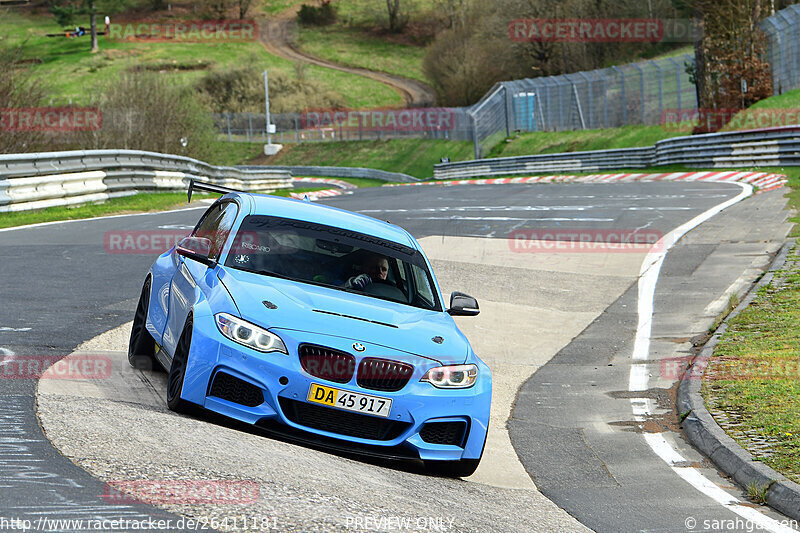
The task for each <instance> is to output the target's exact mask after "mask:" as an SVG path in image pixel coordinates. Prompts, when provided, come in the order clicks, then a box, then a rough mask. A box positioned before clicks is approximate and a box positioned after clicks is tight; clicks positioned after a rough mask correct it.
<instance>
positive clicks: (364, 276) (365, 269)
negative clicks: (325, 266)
mask: <svg viewBox="0 0 800 533" xmlns="http://www.w3.org/2000/svg"><path fill="white" fill-rule="evenodd" d="M360 270H361V272H362V273H361V274H358V275H357V276H353V277H352V278H350V279H348V280H347V281H346V282H345V284H344V286H345V288H347V289H358V290H364V288H366V287H367V286H368V285H370V284H372V283H373V282H376V281H377V282H381V281H386V277H387V276H388V275H389V260H388V259H387V258H386V257H384V256H382V255H377V254H370V255H368V256H367V257H366V258H365V259H364V261H363V262H362V263H361V267H360Z"/></svg>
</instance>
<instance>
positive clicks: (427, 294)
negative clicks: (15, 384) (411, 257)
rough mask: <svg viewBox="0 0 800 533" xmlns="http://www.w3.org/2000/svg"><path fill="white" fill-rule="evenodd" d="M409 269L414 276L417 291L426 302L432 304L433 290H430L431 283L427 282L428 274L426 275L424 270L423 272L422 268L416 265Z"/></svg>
mask: <svg viewBox="0 0 800 533" xmlns="http://www.w3.org/2000/svg"><path fill="white" fill-rule="evenodd" d="M411 271H412V273H413V276H414V284H415V285H416V286H417V293H418V294H419V296H421V297H422V298H423V299H424V300H425V301H426V303H428V304H430V305H433V302H435V300H434V298H433V290H431V285H430V283H428V276H426V275H425V272H423V270H422V269H421V268H419V267H418V266H416V265H414V266H412V267H411Z"/></svg>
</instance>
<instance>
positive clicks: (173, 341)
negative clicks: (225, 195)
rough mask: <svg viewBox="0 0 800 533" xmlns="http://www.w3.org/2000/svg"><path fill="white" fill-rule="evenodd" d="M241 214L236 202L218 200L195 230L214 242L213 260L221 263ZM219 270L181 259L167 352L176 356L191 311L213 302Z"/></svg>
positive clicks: (173, 291) (173, 293)
mask: <svg viewBox="0 0 800 533" xmlns="http://www.w3.org/2000/svg"><path fill="white" fill-rule="evenodd" d="M238 211H239V207H238V205H237V204H236V202H235V201H233V200H225V201H218V202H216V203H215V204H214V205H212V206H211V207H210V208H209V209H208V211H206V212H205V214H204V215H203V217H202V218H201V219H200V222H198V223H197V226H196V227H195V228H194V231H192V236H193V237H205V238H207V239H209V240H210V241H211V253H210V254H209V258H210V259H213V260H215V261H218V260H219V256H220V253H221V252H222V249H223V247H224V246H225V240H226V239H227V238H228V234H229V233H230V231H231V228H232V227H233V223H234V222H235V221H236V215H237V214H238ZM217 268H219V267H218V266H215V267H209V266H207V265H205V264H203V263H200V262H198V261H195V260H193V259H189V258H187V257H183V256H179V257H178V268H177V269H176V270H175V274H174V275H173V277H172V284H171V290H170V296H169V315H168V317H167V327H166V330H165V331H164V337H163V340H164V344H163V345H164V348H165V349H166V351H167V353H169V354H174V353H175V347H176V346H177V344H178V339H179V338H180V336H181V333H182V332H183V326H184V324H186V318H187V317H188V315H189V312H190V311H191V310H192V309H193V308H194V307H195V305H197V304H198V303H199V302H201V301H203V300H208V299H210V298H211V293H212V291H214V290H216V288H217V287H218V286H219V281H218V280H217V276H216V270H217Z"/></svg>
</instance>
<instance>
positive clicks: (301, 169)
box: [237, 165, 419, 182]
mask: <svg viewBox="0 0 800 533" xmlns="http://www.w3.org/2000/svg"><path fill="white" fill-rule="evenodd" d="M237 168H242V169H253V170H256V169H262V168H263V169H267V168H271V169H280V170H288V171H289V172H291V173H292V175H293V176H320V177H324V178H370V179H376V180H382V181H391V182H396V181H399V182H410V181H419V178H415V177H414V176H409V175H408V174H403V173H401V172H387V171H385V170H377V169H374V168H361V167H320V166H280V165H279V166H270V167H256V166H240V167H237Z"/></svg>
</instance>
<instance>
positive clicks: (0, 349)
mask: <svg viewBox="0 0 800 533" xmlns="http://www.w3.org/2000/svg"><path fill="white" fill-rule="evenodd" d="M13 355H16V354H15V353H14V352H12V351H11V350H9V349H8V348H3V347H0V356H5V357H11V356H13ZM9 361H11V359H4V360H2V361H0V366H3V365H4V364H6V363H8V362H9Z"/></svg>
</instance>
